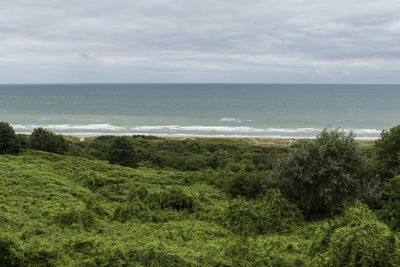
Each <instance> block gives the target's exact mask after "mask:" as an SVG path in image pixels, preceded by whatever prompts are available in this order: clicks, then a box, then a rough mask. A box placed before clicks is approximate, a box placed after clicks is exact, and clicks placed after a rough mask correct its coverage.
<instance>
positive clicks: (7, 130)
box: [0, 122, 21, 154]
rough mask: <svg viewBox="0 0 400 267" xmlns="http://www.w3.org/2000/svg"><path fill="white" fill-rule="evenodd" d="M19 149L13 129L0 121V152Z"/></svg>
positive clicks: (10, 152)
mask: <svg viewBox="0 0 400 267" xmlns="http://www.w3.org/2000/svg"><path fill="white" fill-rule="evenodd" d="M20 150H21V144H20V142H19V141H18V139H17V136H16V135H15V132H14V129H13V128H12V127H11V125H10V124H8V123H7V122H0V154H13V153H18V152H20Z"/></svg>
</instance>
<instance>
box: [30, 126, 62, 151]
mask: <svg viewBox="0 0 400 267" xmlns="http://www.w3.org/2000/svg"><path fill="white" fill-rule="evenodd" d="M29 143H30V147H31V148H32V149H37V150H43V151H47V152H52V153H57V154H62V153H63V152H64V151H67V150H68V142H67V140H65V138H64V137H63V136H62V135H56V134H55V133H53V132H51V131H49V130H47V129H44V128H36V129H34V130H33V132H32V134H31V136H30V138H29Z"/></svg>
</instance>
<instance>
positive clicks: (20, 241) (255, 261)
mask: <svg viewBox="0 0 400 267" xmlns="http://www.w3.org/2000/svg"><path fill="white" fill-rule="evenodd" d="M115 139H117V137H112V136H106V137H100V138H93V139H91V138H89V139H86V140H85V141H79V139H73V138H69V139H68V142H70V144H71V145H70V149H69V150H68V154H69V155H65V154H64V155H58V154H54V153H47V152H42V151H37V150H29V149H25V150H24V151H23V152H22V153H20V154H19V155H18V156H16V155H0V173H1V175H2V176H1V179H0V191H1V192H2V193H1V194H0V228H1V229H2V232H1V233H0V265H2V266H3V265H4V266H13V265H14V266H27V265H28V266H29V265H38V266H171V265H172V266H304V265H306V266H307V265H318V266H319V265H326V261H327V262H328V263H329V264H330V265H351V264H354V265H356V264H355V263H354V262H357V263H358V264H365V265H366V264H371V265H372V264H375V265H378V266H379V265H390V264H393V265H394V264H398V258H397V255H398V253H399V251H400V250H399V247H398V243H397V239H396V237H395V236H394V235H393V233H392V232H391V231H390V230H389V228H388V227H387V226H385V225H384V224H383V223H382V222H379V221H378V220H377V217H376V216H375V215H374V214H373V213H372V212H371V211H369V210H368V209H367V208H366V206H364V205H361V204H357V205H356V206H353V207H350V208H348V209H346V211H345V213H344V215H343V216H340V215H337V216H336V217H334V218H330V219H325V220H322V221H321V220H318V219H315V218H314V220H313V221H307V220H305V219H304V218H303V215H302V213H301V212H300V211H299V209H298V208H297V206H296V205H295V204H294V203H296V202H294V201H292V200H291V199H289V198H288V197H287V194H283V193H281V192H280V190H279V189H277V188H276V186H275V185H276V183H275V181H274V180H273V179H272V178H274V177H275V178H276V176H273V177H272V178H270V177H269V172H270V169H271V168H272V166H273V165H274V164H275V162H277V161H278V160H279V159H281V158H282V157H283V156H284V155H285V154H286V152H287V149H286V148H285V147H268V146H265V147H264V146H258V145H255V144H254V143H250V141H244V140H228V139H227V140H225V139H223V140H219V139H218V140H216V139H187V140H172V139H161V138H156V137H144V136H141V137H140V136H138V137H126V139H127V140H128V141H129V142H130V143H131V147H133V148H135V150H136V156H137V160H138V161H139V165H138V167H137V168H127V167H124V166H120V165H117V164H113V165H112V164H109V163H108V162H107V161H105V159H106V156H107V151H109V149H110V147H111V145H112V143H113V142H114V141H115ZM328 143H329V142H328ZM332 146H333V145H330V144H327V145H326V147H327V148H326V149H324V150H323V151H325V152H326V153H327V152H329V153H330V157H329V159H332V158H335V157H333V156H332V155H334V154H335V153H333V152H332V151H331V147H332ZM333 147H334V146H333ZM328 148H329V149H328ZM357 149H358V148H357ZM338 150H340V149H338ZM317 151H319V150H317ZM340 151H342V150H340ZM368 153H369V152H368ZM368 153H366V155H372V154H373V153H370V154H368ZM71 155H73V156H71ZM355 155H357V156H358V155H359V154H358V152H357V153H356V154H355ZM77 156H78V157H77ZM371 157H372V156H371ZM317 158H318V157H317ZM322 158H324V159H325V160H326V162H325V163H324V164H325V165H324V166H331V165H330V164H332V161H330V160H328V157H322ZM97 159H101V160H97ZM327 163H329V164H327ZM351 163H352V164H353V163H354V162H353V161H351ZM361 163H364V161H362V162H361ZM367 163H368V164H370V163H369V162H367ZM313 166H317V165H316V164H314V165H313ZM338 166H342V167H343V165H340V164H338ZM346 170H347V169H346ZM375 170H376V169H374V168H364V167H363V166H362V165H361V166H360V170H359V171H360V173H361V174H358V173H356V172H355V171H354V175H353V173H352V175H353V176H352V177H355V178H357V179H356V181H357V183H356V186H355V187H357V190H353V191H351V192H350V191H349V194H350V193H351V194H353V195H351V196H349V197H348V199H352V198H359V199H362V201H363V202H366V203H369V205H371V206H372V205H375V204H371V203H374V202H375V201H376V200H377V199H378V200H379V201H384V203H382V205H383V206H384V208H383V209H382V210H380V211H377V212H376V213H377V214H378V215H379V218H382V219H383V220H385V222H387V223H389V224H390V222H391V220H393V218H396V217H398V215H397V213H396V212H397V211H396V209H397V205H398V204H395V202H394V201H395V200H396V199H397V198H399V196H400V189H398V186H397V183H398V181H397V178H393V179H385V180H384V181H383V183H379V181H380V179H379V177H375V176H374V174H375V173H374V171H375ZM330 173H335V172H330ZM339 174H340V172H339ZM358 177H360V178H358ZM368 177H374V178H373V179H372V178H368ZM364 178H365V179H364ZM399 184H400V183H399ZM399 188H400V187H399ZM378 189H379V190H383V191H379V190H378ZM381 192H383V193H382V198H379V197H378V198H377V196H379V195H380V194H381ZM392 202H393V204H390V203H392ZM296 204H297V203H296ZM380 212H382V214H389V212H392V213H391V214H389V216H386V217H385V216H383V215H382V214H381V213H380ZM381 215H382V216H381ZM386 218H388V220H387V219H386ZM390 218H392V219H390ZM393 221H394V220H393ZM395 225H397V222H396V223H394V224H393V225H392V224H390V226H391V227H393V228H394V229H396V226H395ZM375 239H376V240H377V241H376V245H375V244H373V242H371V240H374V241H375ZM367 250H368V251H372V254H367ZM354 259H356V260H354Z"/></svg>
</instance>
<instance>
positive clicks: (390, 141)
mask: <svg viewBox="0 0 400 267" xmlns="http://www.w3.org/2000/svg"><path fill="white" fill-rule="evenodd" d="M375 150H376V155H377V158H378V161H379V165H380V173H381V174H382V175H383V176H385V177H387V178H391V177H393V176H395V175H396V174H399V173H400V125H397V126H396V127H393V128H391V129H390V130H389V131H386V130H383V131H382V133H381V138H380V139H378V140H376V141H375Z"/></svg>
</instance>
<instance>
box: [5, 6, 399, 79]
mask: <svg viewBox="0 0 400 267" xmlns="http://www.w3.org/2000/svg"><path fill="white" fill-rule="evenodd" d="M399 71H400V2H399V1H397V0H380V1H375V0H374V1H372V0H352V1H350V0H347V1H345V0H336V1H320V0H319V1H318V0H281V1H268V0H265V1H261V0H252V1H246V2H245V1H238V0H230V1H228V0H226V1H225V0H223V1H215V0H214V1H210V0H203V1H194V0H192V1H188V0H186V1H184V0H174V1H172V0H136V1H128V0H113V1H110V0H107V1H105V0H97V1H94V0H86V1H76V0H72V1H58V0H57V1H55V0H36V1H32V0H29V1H28V0H25V1H24V0H15V1H0V82H1V83H8V82H10V83H11V82H17V83H18V82H376V83H399V82H400V78H399V77H398V76H399V75H398V73H399Z"/></svg>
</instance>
